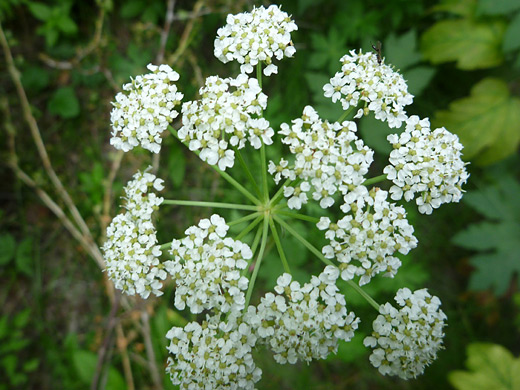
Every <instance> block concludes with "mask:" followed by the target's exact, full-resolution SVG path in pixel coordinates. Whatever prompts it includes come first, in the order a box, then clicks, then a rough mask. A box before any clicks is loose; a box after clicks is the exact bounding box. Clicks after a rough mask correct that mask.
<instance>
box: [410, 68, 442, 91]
mask: <svg viewBox="0 0 520 390" xmlns="http://www.w3.org/2000/svg"><path fill="white" fill-rule="evenodd" d="M435 72H437V69H436V68H433V67H431V66H417V67H415V68H412V69H408V70H404V71H403V77H404V79H405V80H406V84H408V92H410V93H411V94H412V95H414V96H419V95H420V94H421V93H422V91H423V90H424V88H426V87H427V86H428V84H430V81H431V80H432V79H433V76H434V75H435Z"/></svg>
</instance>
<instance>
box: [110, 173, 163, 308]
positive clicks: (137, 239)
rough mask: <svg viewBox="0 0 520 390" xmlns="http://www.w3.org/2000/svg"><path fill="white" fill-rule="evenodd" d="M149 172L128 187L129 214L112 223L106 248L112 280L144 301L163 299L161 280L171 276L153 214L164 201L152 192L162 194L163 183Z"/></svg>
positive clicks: (142, 174)
mask: <svg viewBox="0 0 520 390" xmlns="http://www.w3.org/2000/svg"><path fill="white" fill-rule="evenodd" d="M150 168H151V167H149V168H148V169H150ZM148 169H147V170H146V171H144V172H143V173H141V172H137V173H136V174H135V175H134V177H133V180H131V181H129V182H128V184H127V185H126V187H125V189H124V190H125V196H124V199H126V205H125V208H126V210H127V211H126V212H125V213H123V214H119V215H118V216H116V217H115V218H114V219H113V220H112V222H111V224H110V225H109V226H108V228H107V241H106V242H105V244H104V245H103V247H102V249H103V253H104V257H105V260H106V271H107V274H108V277H109V279H110V280H112V281H113V282H114V283H115V286H116V288H118V289H120V290H122V291H123V292H124V293H126V294H128V295H134V294H136V293H137V294H139V295H141V296H142V297H143V298H147V297H148V296H149V295H150V293H152V294H154V295H157V296H159V295H162V291H160V288H161V287H162V283H161V282H160V280H164V279H165V278H166V276H167V274H166V272H165V271H164V268H163V265H162V264H161V263H160V261H159V257H160V256H161V250H160V246H159V245H157V237H156V231H155V226H154V225H153V223H152V213H153V212H154V211H155V210H156V209H157V207H158V206H159V205H160V204H161V203H162V202H163V198H161V197H158V196H157V195H156V194H155V193H154V192H150V190H151V189H155V190H158V191H160V190H162V189H163V185H162V183H163V180H162V179H159V178H157V177H156V176H155V175H153V174H151V173H149V172H147V171H148Z"/></svg>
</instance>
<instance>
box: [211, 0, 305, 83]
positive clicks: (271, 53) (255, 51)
mask: <svg viewBox="0 0 520 390" xmlns="http://www.w3.org/2000/svg"><path fill="white" fill-rule="evenodd" d="M226 22H227V24H226V25H225V26H224V27H221V28H219V30H218V31H217V38H216V39H215V57H217V58H218V59H219V60H220V61H222V62H224V63H226V62H229V61H234V60H236V61H238V62H239V63H240V64H241V66H240V71H241V72H242V73H251V72H252V71H253V67H254V66H256V65H257V64H258V63H262V62H263V63H265V64H266V65H267V67H266V68H265V69H264V74H265V75H266V76H270V75H271V74H272V73H278V67H277V66H276V65H274V64H273V58H276V59H277V60H281V59H282V58H284V57H292V56H293V55H294V53H295V52H296V50H295V48H294V46H293V44H292V42H291V32H292V31H295V30H297V29H298V27H297V26H296V24H295V23H294V22H293V21H292V20H291V18H290V17H289V15H288V14H287V13H286V12H283V11H282V10H281V9H280V8H278V6H276V5H271V6H269V7H268V8H264V7H263V6H261V7H259V8H254V9H253V11H251V12H244V13H241V14H238V15H228V17H227V20H226Z"/></svg>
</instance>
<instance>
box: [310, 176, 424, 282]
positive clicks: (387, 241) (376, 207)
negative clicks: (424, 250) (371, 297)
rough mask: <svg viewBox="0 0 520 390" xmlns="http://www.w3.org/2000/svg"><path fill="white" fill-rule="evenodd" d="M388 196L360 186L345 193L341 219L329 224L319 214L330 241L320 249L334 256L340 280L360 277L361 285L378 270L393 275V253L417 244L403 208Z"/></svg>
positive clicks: (395, 262) (397, 264)
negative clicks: (390, 200)
mask: <svg viewBox="0 0 520 390" xmlns="http://www.w3.org/2000/svg"><path fill="white" fill-rule="evenodd" d="M387 197H388V192H386V191H383V190H381V189H379V188H373V189H371V190H370V191H369V190H368V189H367V188H366V187H364V186H359V187H357V188H356V189H355V190H354V191H352V192H350V193H349V194H347V195H345V197H344V200H345V203H344V204H343V205H342V206H341V210H342V211H343V212H344V213H345V214H346V215H345V216H344V217H343V218H341V219H340V220H339V221H338V222H336V223H332V222H331V221H330V219H329V218H327V217H322V218H321V219H320V221H319V222H318V224H317V226H318V228H319V229H320V230H326V232H325V237H326V238H327V239H328V240H329V242H330V244H329V245H326V246H324V247H323V249H322V252H323V254H324V256H325V257H326V258H329V259H333V258H336V259H337V260H338V261H339V262H340V263H341V264H340V270H341V278H342V279H344V280H351V279H353V278H354V277H356V276H360V279H359V285H360V286H362V285H364V284H367V283H369V282H370V280H371V279H372V277H373V276H374V275H377V274H379V273H383V274H384V276H389V277H393V276H394V275H395V274H396V273H397V270H398V269H399V267H400V266H401V261H400V260H399V259H398V258H397V257H394V256H393V255H394V253H395V252H399V253H402V254H404V255H405V254H407V253H408V252H409V251H410V250H411V249H413V248H415V247H416V246H417V239H416V238H415V237H414V235H413V232H414V229H413V226H411V225H410V224H409V223H408V220H407V219H406V211H405V210H404V208H403V207H401V206H397V205H395V204H393V203H390V202H388V201H387ZM354 261H356V263H359V264H354V263H353V262H354Z"/></svg>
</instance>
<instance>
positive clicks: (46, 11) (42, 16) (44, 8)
mask: <svg viewBox="0 0 520 390" xmlns="http://www.w3.org/2000/svg"><path fill="white" fill-rule="evenodd" d="M27 6H28V7H29V11H30V12H31V14H32V15H33V16H34V17H35V18H36V19H38V20H41V21H42V22H45V21H46V20H47V19H49V18H50V17H51V15H52V9H51V8H50V7H49V6H48V5H45V4H42V3H36V2H33V1H31V2H28V3H27Z"/></svg>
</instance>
